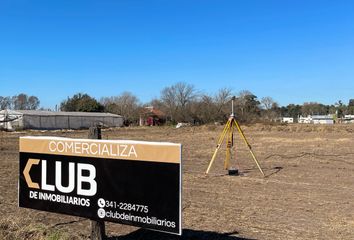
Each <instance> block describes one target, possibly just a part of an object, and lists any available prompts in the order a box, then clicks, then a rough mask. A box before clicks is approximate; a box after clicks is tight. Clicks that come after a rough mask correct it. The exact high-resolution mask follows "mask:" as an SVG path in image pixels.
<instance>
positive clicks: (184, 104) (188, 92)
mask: <svg viewBox="0 0 354 240" xmlns="http://www.w3.org/2000/svg"><path fill="white" fill-rule="evenodd" d="M196 97H197V94H196V90H195V88H194V86H193V85H190V84H187V83H184V82H179V83H176V84H175V85H172V86H170V87H165V88H164V89H163V90H162V91H161V100H162V102H163V103H164V105H165V106H166V109H167V111H168V114H169V116H170V119H171V120H172V121H190V120H191V119H190V116H191V114H190V112H189V111H190V107H191V106H190V103H192V102H193V100H195V99H196Z"/></svg>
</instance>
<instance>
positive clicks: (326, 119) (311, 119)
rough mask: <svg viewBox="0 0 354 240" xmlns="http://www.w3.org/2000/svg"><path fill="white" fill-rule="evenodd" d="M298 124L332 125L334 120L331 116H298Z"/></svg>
mask: <svg viewBox="0 0 354 240" xmlns="http://www.w3.org/2000/svg"><path fill="white" fill-rule="evenodd" d="M298 123H312V124H334V119H333V116H332V115H308V116H307V117H303V116H299V118H298Z"/></svg>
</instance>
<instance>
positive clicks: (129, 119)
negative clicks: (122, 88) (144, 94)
mask: <svg viewBox="0 0 354 240" xmlns="http://www.w3.org/2000/svg"><path fill="white" fill-rule="evenodd" d="M100 102H101V104H102V105H103V106H104V107H105V110H106V111H107V112H111V113H115V114H119V115H122V116H123V117H124V119H125V120H126V123H127V124H131V123H137V122H138V120H139V107H140V102H139V99H138V98H137V97H136V96H135V95H133V94H132V93H131V92H123V93H122V94H120V95H118V96H113V97H105V98H102V99H101V100H100Z"/></svg>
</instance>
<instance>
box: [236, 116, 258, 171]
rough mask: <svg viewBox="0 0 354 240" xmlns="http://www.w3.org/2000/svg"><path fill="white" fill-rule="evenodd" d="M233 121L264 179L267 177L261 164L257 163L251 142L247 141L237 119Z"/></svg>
mask: <svg viewBox="0 0 354 240" xmlns="http://www.w3.org/2000/svg"><path fill="white" fill-rule="evenodd" d="M233 121H234V122H235V125H236V127H237V130H238V132H239V133H240V135H241V137H242V139H243V141H244V142H245V143H246V145H247V147H248V149H249V151H250V153H251V156H252V158H253V160H254V161H255V162H256V165H257V167H258V169H259V171H260V172H261V173H262V175H263V177H264V176H265V175H264V172H263V170H262V168H261V166H260V164H259V162H258V161H257V158H256V156H255V155H254V153H253V151H252V147H251V145H250V144H249V142H248V141H247V139H246V136H245V134H244V133H243V131H242V129H241V127H240V125H239V124H238V122H237V121H236V120H235V119H233Z"/></svg>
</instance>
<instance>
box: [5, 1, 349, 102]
mask: <svg viewBox="0 0 354 240" xmlns="http://www.w3.org/2000/svg"><path fill="white" fill-rule="evenodd" d="M180 81H182V82H187V83H190V84H193V85H194V86H195V87H196V88H197V89H198V90H200V91H201V92H206V93H213V92H216V91H217V90H218V89H219V88H222V87H230V88H232V89H233V90H234V92H235V93H237V92H239V91H240V90H245V89H247V90H250V91H251V92H253V93H254V94H255V95H256V96H258V97H259V98H261V97H264V96H271V97H273V98H274V99H275V100H276V101H277V102H278V103H280V104H281V105H286V104H289V103H298V104H302V103H303V102H307V101H317V102H322V103H325V104H332V103H334V102H336V101H338V100H342V101H343V102H344V103H347V102H348V100H349V99H350V98H354V1H326V0H321V1H316V0H313V1H310V0H306V1H301V0H296V1H290V0H279V1H265V0H259V1H256V0H244V1H241V0H233V1H220V0H216V1H208V0H203V1H202V0H187V1H183V0H161V1H135V0H126V1H118V0H116V1H90V0H84V1H63V0H62V1H47V0H45V1H38V0H0V83H1V86H0V96H9V95H15V94H18V93H21V92H25V93H27V94H29V95H36V96H38V97H39V98H40V100H41V105H42V106H43V107H50V108H53V107H54V106H55V105H56V104H59V103H60V102H61V101H62V100H63V99H65V98H67V97H68V96H72V95H73V94H75V93H77V92H85V93H88V94H90V95H91V96H93V97H96V98H97V99H99V98H100V97H102V96H113V95H119V94H120V93H121V92H123V91H130V92H132V93H134V94H135V95H137V96H138V97H139V99H140V100H141V101H142V102H147V101H149V100H151V99H152V98H154V97H159V94H160V91H161V89H162V88H163V87H166V86H170V85H172V84H174V83H176V82H180Z"/></svg>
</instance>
